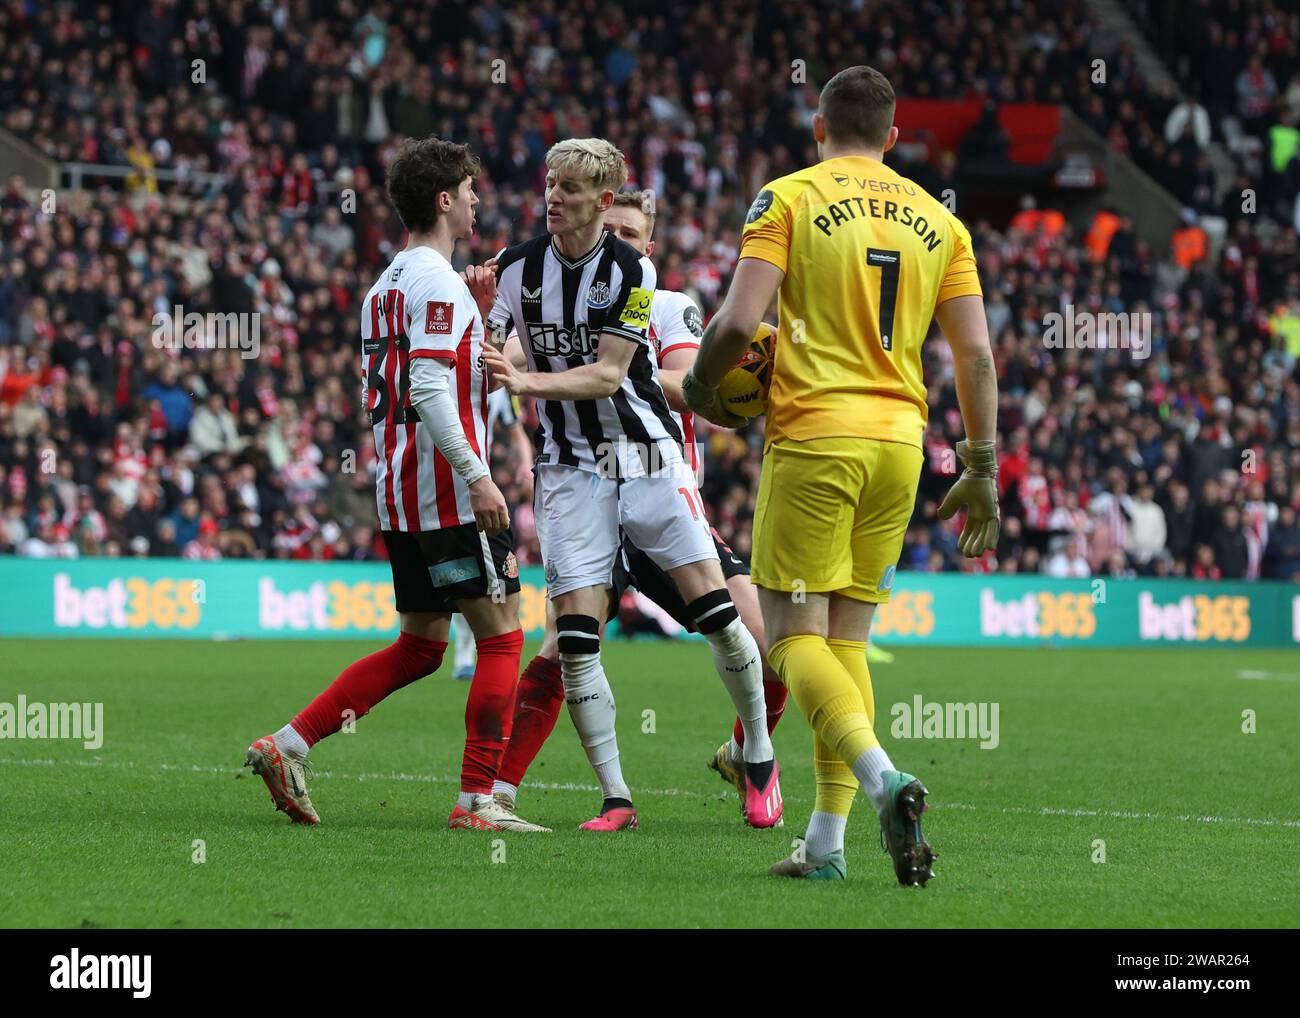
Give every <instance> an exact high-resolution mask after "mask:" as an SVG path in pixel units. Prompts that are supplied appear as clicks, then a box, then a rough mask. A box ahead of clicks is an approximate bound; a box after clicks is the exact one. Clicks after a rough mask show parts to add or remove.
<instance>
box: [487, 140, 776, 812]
mask: <svg viewBox="0 0 1300 1018" xmlns="http://www.w3.org/2000/svg"><path fill="white" fill-rule="evenodd" d="M546 165H547V176H546V227H547V232H546V233H545V234H543V235H542V236H540V237H536V238H534V239H533V240H530V241H527V242H525V243H523V244H519V245H516V246H514V247H511V248H508V249H506V250H505V251H503V252H502V253H501V254H500V255H498V256H497V265H498V269H499V279H498V283H497V293H496V303H495V305H494V306H493V309H492V312H491V314H490V316H489V322H488V324H489V327H490V329H491V330H492V332H493V334H494V336H500V337H501V342H502V343H504V340H505V337H506V336H508V335H509V333H510V331H511V329H515V330H516V331H517V332H518V334H519V338H520V341H521V343H522V345H523V348H524V353H525V355H526V358H527V361H528V367H529V370H528V371H526V372H521V371H519V370H518V369H516V368H515V367H514V366H513V365H512V364H511V363H510V361H509V360H508V359H507V357H506V356H505V355H504V354H503V353H502V352H501V350H499V349H497V347H496V346H491V345H490V346H489V347H488V348H487V349H486V350H485V351H484V358H485V360H486V361H487V363H488V365H489V367H490V369H491V371H492V374H493V377H494V378H497V379H499V380H500V381H501V382H502V383H503V384H504V385H505V387H506V388H507V389H509V390H510V391H511V392H512V393H515V394H516V395H529V396H535V397H536V398H537V399H538V401H539V402H538V417H539V420H540V435H539V439H540V442H539V443H538V444H539V449H540V451H539V455H538V458H537V466H536V482H535V494H534V504H535V506H536V518H537V533H538V538H539V540H540V543H541V550H542V558H543V560H544V561H545V563H546V574H547V593H548V596H549V598H550V599H551V601H552V602H553V603H554V608H555V614H556V629H557V634H558V646H559V654H560V669H561V676H562V680H563V683H564V693H565V699H566V701H567V703H568V705H569V714H570V716H571V717H572V718H573V722H574V726H575V727H576V728H577V730H578V734H579V736H580V737H581V739H582V744H583V747H584V749H585V750H586V752H587V758H588V761H589V762H590V763H591V765H592V768H593V770H594V771H595V772H596V777H597V779H598V780H599V782H600V785H601V791H602V794H603V802H602V804H601V809H600V813H599V814H598V815H597V816H596V817H595V818H593V819H592V820H590V821H588V822H587V823H586V824H584V825H583V828H584V829H586V830H598V831H616V830H623V829H626V828H629V827H634V826H636V825H637V815H636V810H635V809H634V807H633V805H632V793H631V792H630V790H629V789H628V786H627V784H626V782H625V781H624V779H623V774H622V769H621V767H620V765H619V756H618V742H617V739H616V737H615V732H614V699H613V696H612V694H611V692H610V688H609V681H608V679H606V677H605V672H604V669H603V668H602V667H601V661H600V632H601V620H602V619H603V618H604V617H605V611H606V607H607V605H608V598H609V593H608V591H609V587H610V585H611V582H612V579H613V569H614V563H615V559H616V558H617V556H618V554H619V549H620V540H621V533H620V528H621V531H622V532H624V533H626V534H627V536H628V538H629V539H630V540H631V541H632V542H633V543H634V544H635V545H636V546H637V547H638V548H640V549H641V550H642V551H643V552H645V554H646V555H648V556H649V557H650V559H651V560H652V561H654V562H655V564H656V565H658V566H659V567H660V568H661V569H663V570H664V571H665V572H666V573H667V574H668V575H669V576H670V577H671V578H672V580H673V583H674V584H675V585H676V587H677V589H678V592H679V594H680V595H681V598H682V600H683V601H684V602H685V603H686V609H687V614H688V617H689V618H690V619H691V620H692V621H693V623H694V625H695V627H696V629H698V630H699V631H700V632H701V633H702V634H703V635H704V636H705V638H706V639H707V640H708V641H709V645H710V648H711V649H712V651H713V656H714V663H715V666H716V668H717V671H718V675H719V677H720V678H721V679H722V683H723V685H724V686H725V687H726V689H727V692H728V693H729V694H730V696H731V700H732V703H733V704H734V705H735V707H736V711H737V713H738V714H739V715H740V718H741V722H742V724H743V725H744V729H745V746H744V759H745V767H746V777H747V779H748V785H749V790H750V791H749V797H748V801H747V809H748V810H749V813H750V816H751V818H762V817H765V816H772V815H779V814H777V812H776V811H777V804H778V803H779V802H780V786H779V778H778V769H777V765H776V759H775V757H774V755H773V752H772V742H771V739H770V738H769V737H768V734H767V723H766V718H767V710H766V706H765V703H764V700H763V681H762V674H763V673H762V659H761V655H760V653H759V650H758V645H757V644H756V643H755V642H754V638H753V637H752V636H751V635H750V633H749V631H748V630H747V629H746V628H745V627H744V624H743V623H742V622H741V621H740V616H739V615H738V613H737V611H736V607H735V605H734V604H733V603H732V600H731V595H730V594H729V593H728V592H727V588H726V585H725V583H724V580H723V576H722V567H721V566H720V564H719V562H718V553H717V550H716V549H715V547H714V543H713V537H712V535H711V534H710V533H709V529H708V523H707V521H705V520H704V519H703V517H702V514H701V513H700V504H699V492H698V490H697V488H696V485H695V479H694V476H693V475H692V474H691V471H690V469H689V467H687V466H686V465H685V460H684V454H683V449H682V440H683V439H682V432H681V427H680V425H679V424H678V422H677V420H676V419H674V417H673V415H672V412H671V410H670V408H669V406H668V401H667V399H666V397H665V396H664V391H663V388H662V386H661V385H660V382H659V372H658V367H657V365H656V364H655V358H654V356H653V353H652V351H651V348H650V343H649V336H648V332H649V319H650V306H651V302H652V301H653V299H654V289H655V271H654V267H653V265H651V263H650V260H649V259H648V258H645V257H644V256H643V255H642V254H641V253H640V252H639V251H637V250H636V249H634V248H632V247H631V246H629V245H628V244H625V243H624V242H623V241H621V240H619V239H618V238H617V237H615V236H614V235H613V234H611V233H609V232H607V231H606V230H605V229H604V224H603V218H604V214H605V212H606V211H607V210H608V209H609V207H610V205H612V204H613V200H614V193H615V191H617V190H618V189H619V188H620V187H621V186H622V185H623V183H624V181H626V179H627V167H626V164H625V163H624V161H623V155H622V153H621V152H619V151H618V149H616V148H615V147H614V146H613V145H611V144H610V143H609V142H607V141H603V140H601V139H595V138H586V139H571V140H568V141H563V142H560V143H559V144H558V145H555V146H554V147H552V149H551V150H550V151H549V152H548V153H547V156H546ZM773 822H774V821H773Z"/></svg>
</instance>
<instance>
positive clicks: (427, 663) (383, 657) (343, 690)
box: [292, 633, 447, 746]
mask: <svg viewBox="0 0 1300 1018" xmlns="http://www.w3.org/2000/svg"><path fill="white" fill-rule="evenodd" d="M446 649H447V645H446V644H445V643H442V642H441V641H438V640H426V639H424V638H423V637H421V636H414V635H412V634H411V633H399V634H398V636H397V642H395V643H394V644H392V645H391V646H389V647H385V648H384V649H383V650H381V651H377V652H376V653H374V654H371V655H370V656H369V657H363V658H362V659H361V660H360V661H356V662H354V663H352V664H351V665H349V666H348V667H347V668H346V669H344V671H343V674H342V675H340V676H339V677H338V678H337V679H335V680H334V681H333V682H331V683H330V684H329V688H328V689H326V690H325V692H323V693H321V694H320V695H319V696H317V697H316V699H315V700H313V701H312V702H311V703H310V704H309V705H308V706H307V708H306V709H305V710H304V711H303V712H302V713H301V714H299V715H298V716H297V717H296V718H294V719H293V722H292V723H293V728H294V731H296V732H297V733H298V734H299V735H301V736H302V738H303V741H304V742H306V743H307V745H308V746H314V745H316V743H318V742H320V740H321V739H323V738H325V736H327V735H333V734H334V733H335V732H337V731H338V730H339V729H340V728H342V727H343V724H344V722H345V721H348V720H353V721H355V720H356V719H357V718H360V717H364V716H365V715H366V714H368V713H369V712H370V708H371V707H373V706H374V705H375V704H377V703H379V702H380V701H381V700H383V699H384V697H386V696H388V694H389V693H395V692H397V690H399V689H401V688H402V687H403V686H408V685H410V684H411V683H412V682H414V681H415V680H416V679H418V678H421V677H423V676H425V675H430V674H432V673H433V672H436V671H437V670H438V666H439V665H440V664H442V655H443V652H444V651H446ZM345 711H351V712H352V713H351V714H350V715H347V714H345V713H344V712H345Z"/></svg>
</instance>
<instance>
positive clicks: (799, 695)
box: [767, 635, 880, 816]
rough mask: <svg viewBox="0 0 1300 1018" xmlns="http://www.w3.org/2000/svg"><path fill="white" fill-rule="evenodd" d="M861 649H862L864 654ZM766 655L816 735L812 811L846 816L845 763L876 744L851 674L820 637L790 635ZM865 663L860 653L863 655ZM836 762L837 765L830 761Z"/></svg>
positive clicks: (851, 789)
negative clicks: (815, 793)
mask: <svg viewBox="0 0 1300 1018" xmlns="http://www.w3.org/2000/svg"><path fill="white" fill-rule="evenodd" d="M864 653H865V652H864ZM767 659H768V661H769V662H770V663H771V665H772V667H773V668H775V669H776V670H777V672H778V673H779V674H780V676H781V681H782V682H784V683H785V685H786V688H787V689H789V690H790V695H791V696H792V697H793V698H794V702H795V703H797V704H798V705H799V709H800V710H801V711H803V714H804V717H806V718H807V719H808V723H809V724H810V725H812V730H813V733H814V735H815V736H816V738H815V740H814V742H813V765H814V767H815V768H816V773H817V805H816V807H815V808H816V809H817V810H818V811H824V812H828V813H836V814H838V815H839V816H847V815H848V812H849V804H851V803H852V801H853V795H854V793H855V792H856V791H857V785H858V783H857V781H856V780H855V779H854V777H853V772H852V771H850V770H849V765H850V764H851V763H853V762H854V761H856V760H857V759H858V758H859V757H860V756H861V755H862V754H863V753H865V752H866V751H867V750H869V749H875V748H876V747H877V746H879V745H880V742H879V741H878V740H877V739H876V733H875V731H874V730H873V729H872V726H871V721H870V719H869V717H868V715H867V708H866V705H865V703H864V702H863V698H862V693H861V691H860V690H859V688H858V684H857V683H856V682H855V681H854V678H853V675H852V674H851V673H850V672H849V671H848V670H847V669H846V668H845V667H844V665H842V664H841V663H840V661H839V660H838V659H837V658H836V656H835V654H834V653H832V651H831V648H830V647H829V646H827V642H826V640H825V639H824V638H822V637H820V636H807V635H801V636H790V637H787V638H786V639H784V640H780V641H778V642H777V643H776V644H774V645H773V646H772V647H770V648H769V649H768V652H767ZM863 661H864V665H865V657H864V659H863ZM836 763H838V765H839V766H838V767H835V766H834V764H836Z"/></svg>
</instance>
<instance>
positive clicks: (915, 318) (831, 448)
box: [682, 67, 999, 885]
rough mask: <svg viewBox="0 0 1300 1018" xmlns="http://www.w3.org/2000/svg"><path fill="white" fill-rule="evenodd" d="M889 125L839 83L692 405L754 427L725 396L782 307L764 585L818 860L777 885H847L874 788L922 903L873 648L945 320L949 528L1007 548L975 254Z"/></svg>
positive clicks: (756, 231) (766, 479)
mask: <svg viewBox="0 0 1300 1018" xmlns="http://www.w3.org/2000/svg"><path fill="white" fill-rule="evenodd" d="M893 117H894V91H893V88H892V87H891V86H890V84H889V82H888V80H887V79H886V78H885V77H884V76H883V75H882V74H880V73H879V72H878V71H875V70H873V69H871V68H868V67H851V68H848V69H847V70H844V71H841V72H840V73H839V74H837V75H835V77H834V78H832V79H831V80H830V82H828V83H827V85H826V87H825V89H824V90H823V91H822V94H821V99H820V102H819V105H818V110H817V113H816V115H815V116H814V118H813V122H812V128H813V136H814V137H815V138H816V140H817V145H818V152H819V155H820V156H821V160H822V161H821V162H819V163H817V165H815V166H812V167H809V168H808V169H805V170H800V171H798V172H796V173H792V174H790V175H789V176H786V177H782V178H780V179H779V180H775V181H773V182H772V183H770V184H768V185H767V186H766V187H764V188H763V189H762V190H761V191H760V192H759V194H758V196H757V197H756V198H755V200H754V203H753V205H752V206H751V207H750V210H749V216H748V218H747V220H746V224H745V227H744V231H743V233H742V236H741V247H740V261H739V264H738V265H737V267H736V273H735V278H734V279H733V281H732V284H731V287H730V288H729V290H728V292H727V296H726V299H725V301H724V303H723V306H722V307H721V309H720V310H719V311H718V313H717V315H715V316H714V318H713V320H712V321H711V322H710V323H709V327H708V329H706V330H705V334H704V339H703V342H702V344H701V349H700V354H699V358H698V359H697V360H696V362H695V366H694V368H693V369H692V371H691V373H690V374H688V375H687V377H686V378H685V380H684V381H683V385H682V391H683V396H684V397H685V400H686V403H687V404H688V405H689V406H690V407H692V409H694V410H695V412H696V413H699V414H701V415H702V416H704V417H706V418H708V419H709V420H712V421H714V422H715V423H719V424H724V425H727V426H731V427H735V426H737V425H738V424H740V423H741V420H740V419H739V418H736V417H734V416H733V415H732V414H730V412H729V411H727V410H726V409H725V408H723V406H722V404H721V401H720V400H719V398H718V394H717V390H716V386H717V384H718V382H719V381H720V380H721V378H722V376H723V375H724V374H725V373H726V371H727V370H728V369H729V368H730V367H731V366H732V365H733V364H735V363H736V361H737V360H738V358H739V357H740V355H741V353H742V351H743V350H744V348H745V345H746V344H747V343H748V342H749V339H750V337H751V336H752V335H753V334H754V329H755V328H756V327H757V325H758V322H759V320H760V318H761V317H762V315H763V314H764V312H765V311H766V310H767V307H768V304H769V302H770V301H771V299H772V297H773V296H774V295H778V294H779V298H780V299H779V308H780V319H781V326H780V333H779V335H778V337H777V342H776V355H775V364H774V369H773V374H772V384H771V390H770V392H769V395H768V409H767V431H766V436H765V437H766V444H767V447H766V450H765V455H764V458H763V471H762V477H761V480H760V484H759V493H758V504H757V507H756V510H755V517H754V555H753V574H754V582H755V583H756V584H757V585H758V587H759V602H760V604H761V605H762V609H763V620H764V622H765V623H766V625H767V636H768V641H769V649H768V656H769V659H770V660H771V662H772V664H773V665H774V666H775V668H776V669H777V671H778V672H779V673H780V674H781V678H782V679H783V680H784V681H785V683H786V685H787V686H788V687H789V689H790V693H791V695H792V696H793V697H794V700H795V702H796V703H797V704H798V705H799V708H800V710H802V711H803V713H804V715H805V717H807V718H808V721H809V723H810V724H811V725H812V728H813V732H814V742H813V756H814V764H815V770H816V777H817V802H816V805H815V807H814V812H813V814H812V817H811V819H810V822H809V825H808V833H807V838H806V840H805V843H804V846H803V848H802V849H801V851H799V852H796V853H795V854H794V855H793V856H791V857H790V858H789V859H785V860H783V861H781V862H779V863H777V864H776V865H775V866H774V867H773V868H772V872H773V873H775V874H779V875H785V876H793V877H812V878H824V879H842V878H843V876H844V873H845V863H844V827H845V823H846V822H847V819H848V813H849V806H850V804H851V803H852V801H853V797H854V794H855V792H856V790H857V787H858V785H859V783H860V784H861V785H862V787H863V788H864V790H865V791H866V793H867V796H868V797H869V798H870V800H871V803H872V805H873V806H874V807H875V809H876V812H877V815H878V817H879V819H880V823H881V828H882V831H883V833H884V839H885V844H886V849H887V851H888V852H889V854H890V856H891V857H892V859H893V862H894V872H895V876H896V877H897V878H898V880H899V882H900V883H902V884H904V885H912V884H921V885H923V884H924V883H925V882H926V881H927V880H928V879H929V878H930V876H931V875H932V869H931V860H932V858H933V852H932V851H931V849H930V846H929V845H928V844H927V843H926V842H925V840H924V837H923V835H922V833H921V825H920V818H921V813H922V812H923V810H924V809H925V796H926V795H927V794H928V793H927V791H926V789H925V787H924V785H922V784H921V782H920V781H919V780H918V779H916V778H915V777H913V776H912V775H910V774H905V773H902V772H900V771H898V770H896V769H895V768H894V765H893V764H892V762H891V761H890V759H889V757H888V755H887V754H886V753H885V751H884V750H883V749H882V748H881V746H880V743H879V741H878V740H877V738H876V735H875V732H874V730H873V726H874V722H875V703H874V699H873V696H872V690H871V675H870V672H869V671H868V668H867V663H866V654H865V650H866V641H867V635H868V632H869V630H870V626H871V616H872V612H873V611H874V609H875V606H876V605H877V604H882V603H884V602H886V601H888V600H889V591H890V587H891V586H892V584H893V580H894V569H895V565H896V563H897V562H898V557H899V553H900V551H901V549H902V543H903V535H904V533H905V531H906V529H907V524H908V521H909V519H910V518H911V514H912V507H913V503H914V501H915V497H916V488H917V483H918V480H919V476H920V470H921V462H922V450H921V437H922V434H923V433H924V431H925V424H926V392H925V385H924V382H923V375H922V369H921V344H922V343H923V342H924V340H925V337H926V334H927V332H928V331H929V327H930V321H931V319H932V318H934V319H937V321H938V323H939V326H940V328H941V329H942V331H943V334H944V336H945V337H946V338H947V340H948V342H949V343H950V344H951V346H952V352H953V362H954V366H955V371H956V383H957V395H958V400H959V402H960V404H961V412H962V420H963V422H964V423H965V426H966V435H967V438H966V439H965V440H964V441H962V442H959V443H958V444H957V454H958V456H960V457H961V459H962V462H963V463H964V464H965V467H966V469H965V471H964V472H963V474H962V476H961V477H960V478H959V479H958V481H957V483H956V484H955V485H954V486H953V488H952V490H951V491H950V492H949V493H948V497H947V498H946V499H945V500H944V502H943V505H942V507H941V508H940V515H941V516H942V517H943V518H944V519H948V518H950V517H951V516H952V515H953V514H954V513H955V512H956V511H957V509H958V508H959V507H961V506H966V508H967V514H966V521H965V525H964V527H963V528H962V532H961V537H960V539H959V546H960V547H961V550H962V552H963V554H965V555H967V556H970V557H975V556H978V555H981V554H982V553H983V552H984V551H985V550H986V549H988V548H992V547H993V546H995V545H996V543H997V536H998V527H999V516H998V506H997V489H996V485H995V473H996V460H995V457H994V427H995V423H996V412H997V381H996V376H995V373H994V367H993V358H992V355H991V353H990V349H989V340H988V328H987V324H986V322H985V318H984V305H983V297H982V294H981V290H980V284H979V277H978V273H977V271H976V266H975V259H974V256H973V255H972V252H971V242H970V235H969V234H968V233H967V231H966V229H965V227H963V226H962V225H961V223H960V222H958V220H957V219H956V217H955V216H953V215H952V214H951V213H950V212H949V211H948V210H947V209H946V208H944V206H943V205H942V204H940V203H939V202H937V201H935V200H934V199H933V198H932V197H930V195H928V194H926V193H925V192H924V191H923V190H922V189H921V188H919V187H917V186H916V185H915V184H914V183H912V182H911V181H909V180H906V179H904V178H903V177H900V176H899V175H898V174H897V173H895V172H894V171H893V170H891V169H890V168H889V167H887V166H886V165H885V164H884V162H883V161H882V160H883V157H884V153H885V152H886V151H888V150H889V149H890V148H891V147H892V146H893V144H894V142H895V141H896V140H897V138H898V129H897V128H895V127H894V126H893ZM795 322H799V323H800V332H799V335H798V336H795V335H794V334H793V332H792V328H793V326H792V323H795ZM793 591H804V592H805V594H804V596H801V597H798V598H796V597H792V596H791V592H793Z"/></svg>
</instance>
